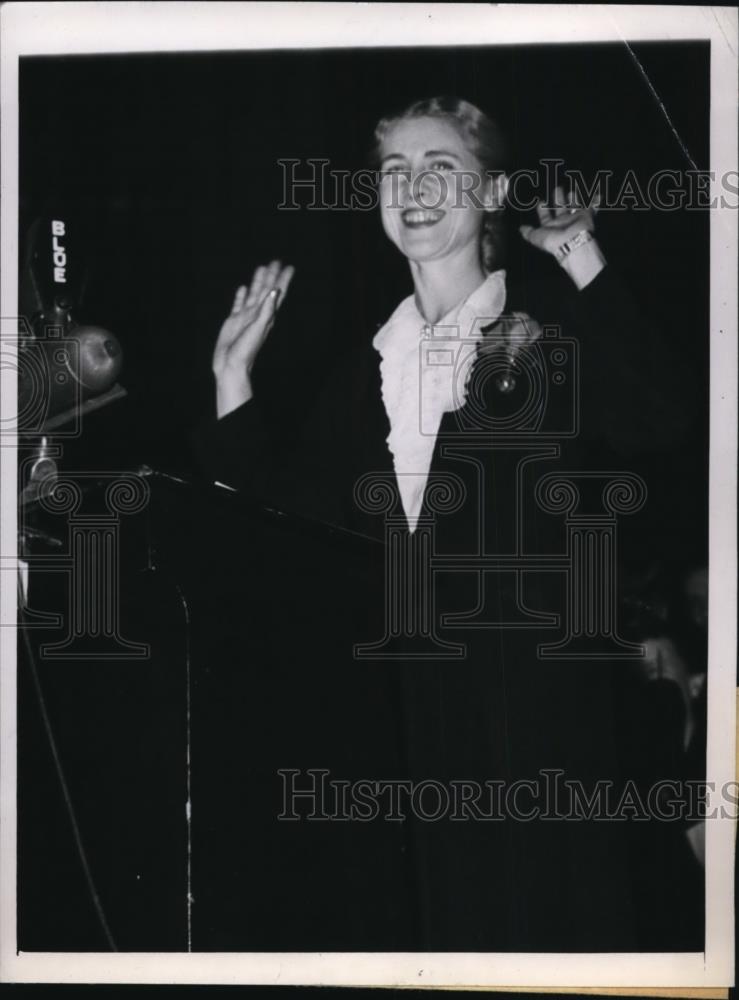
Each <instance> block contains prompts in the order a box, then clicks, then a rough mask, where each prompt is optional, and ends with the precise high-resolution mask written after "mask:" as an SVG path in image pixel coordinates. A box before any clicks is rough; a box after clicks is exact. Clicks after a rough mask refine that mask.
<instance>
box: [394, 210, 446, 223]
mask: <svg viewBox="0 0 739 1000" xmlns="http://www.w3.org/2000/svg"><path fill="white" fill-rule="evenodd" d="M441 215H442V213H441V212H427V211H423V210H422V209H409V210H408V211H405V212H403V218H404V219H405V221H406V222H436V221H437V220H438V219H440V218H441Z"/></svg>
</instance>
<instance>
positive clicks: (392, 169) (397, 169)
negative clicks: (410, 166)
mask: <svg viewBox="0 0 739 1000" xmlns="http://www.w3.org/2000/svg"><path fill="white" fill-rule="evenodd" d="M407 172H408V171H407V170H406V169H405V168H404V167H401V166H400V164H394V165H392V166H389V167H383V168H382V171H381V173H382V174H404V173H407Z"/></svg>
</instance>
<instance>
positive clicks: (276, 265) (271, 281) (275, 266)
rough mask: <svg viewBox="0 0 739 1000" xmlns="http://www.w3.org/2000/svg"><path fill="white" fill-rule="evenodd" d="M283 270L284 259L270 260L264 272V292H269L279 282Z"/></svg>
mask: <svg viewBox="0 0 739 1000" xmlns="http://www.w3.org/2000/svg"><path fill="white" fill-rule="evenodd" d="M281 271H282V261H280V260H273V261H270V263H269V265H268V266H267V270H266V271H265V272H264V288H263V289H262V291H263V292H269V291H270V290H271V289H272V288H274V287H275V285H276V284H277V278H278V277H279V274H280V272H281Z"/></svg>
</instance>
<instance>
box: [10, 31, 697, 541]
mask: <svg viewBox="0 0 739 1000" xmlns="http://www.w3.org/2000/svg"><path fill="white" fill-rule="evenodd" d="M632 52H633V55H632ZM635 57H636V59H638V61H639V63H640V64H641V66H642V67H643V70H644V72H645V73H646V74H647V76H648V78H649V80H650V82H651V84H652V87H653V88H654V90H655V91H656V93H657V94H658V95H659V99H660V100H661V102H662V104H663V106H664V110H663V109H662V108H660V107H659V104H658V101H657V99H656V98H655V97H654V95H653V94H652V93H651V91H650V89H649V87H648V86H647V83H646V82H645V79H644V76H643V73H642V71H641V70H640V68H639V66H638V65H637V63H636V61H635ZM709 59H710V53H709V44H708V43H704V42H680V43H645V44H640V45H639V44H637V45H634V46H632V47H631V51H630V50H629V48H627V46H625V45H623V44H602V45H594V44H588V45H579V46H561V45H560V46H547V45H530V46H515V47H514V46H509V47H494V46H486V47H469V48H456V49H454V48H449V49H447V48H444V49H391V50H389V49H377V50H373V49H368V50H326V51H315V50H313V51H294V52H289V53H288V52H250V53H197V54H175V55H172V54H162V55H160V54H157V55H125V56H99V57H98V56H95V57H88V56H84V57H63V58H60V57H53V58H46V57H33V58H26V59H23V60H21V72H20V112H21V117H20V188H21V210H22V211H21V230H22V233H23V231H24V230H25V229H26V227H27V225H28V224H29V222H30V221H32V219H33V218H34V217H35V216H36V215H38V214H39V213H42V212H44V211H63V212H65V213H66V215H65V217H66V218H67V219H68V220H69V223H70V226H73V227H74V228H75V229H76V232H77V235H78V236H79V234H81V233H83V234H84V238H83V239H82V241H81V243H80V248H81V251H82V252H81V253H80V252H79V251H78V253H77V257H78V260H79V257H80V256H81V257H83V258H84V259H85V262H86V264H88V265H89V276H88V281H87V284H86V290H85V294H84V298H83V301H82V302H81V303H80V305H79V308H78V310H77V312H76V316H77V318H79V319H82V320H85V321H87V322H93V323H96V324H101V325H103V326H105V327H107V328H109V329H110V330H112V331H113V332H114V333H115V334H116V335H117V336H118V337H119V339H120V340H121V342H122V344H123V348H124V352H125V362H124V371H123V376H122V379H121V381H122V383H123V384H124V385H125V387H126V388H127V390H128V393H129V398H128V400H127V401H126V402H124V403H119V404H116V405H115V406H113V407H111V408H110V409H109V410H107V411H104V412H102V413H100V414H99V415H97V416H96V417H94V418H88V420H87V424H86V432H85V435H84V437H83V440H82V442H80V443H77V445H76V446H74V447H72V446H68V449H67V454H68V456H69V459H70V460H71V461H73V462H76V463H78V465H79V464H82V467H90V466H95V467H100V466H103V467H106V468H121V467H130V466H131V465H136V464H138V463H140V462H144V461H145V462H148V463H149V464H152V465H154V466H156V467H160V468H166V469H181V470H187V469H188V468H189V465H190V461H191V459H190V454H189V445H188V432H189V430H190V428H191V427H192V426H193V425H194V424H196V423H197V422H198V421H199V420H202V419H203V418H205V417H207V416H208V415H209V414H210V413H211V412H212V408H213V392H212V378H211V374H210V356H211V352H212V348H213V344H214V341H215V338H216V335H217V332H218V329H219V327H220V324H221V322H222V319H223V317H224V315H225V313H226V312H227V310H228V308H229V307H230V303H231V299H232V296H233V291H234V288H235V287H236V285H237V284H239V283H241V282H242V281H245V280H248V277H249V275H250V274H251V272H252V270H253V268H254V267H255V266H256V265H257V264H259V263H261V262H266V261H267V260H269V259H271V258H272V257H280V258H281V259H283V260H285V261H286V262H290V263H293V264H294V265H295V266H296V268H297V274H296V278H295V279H294V282H293V285H292V287H291V290H290V293H289V295H288V297H287V299H286V301H285V304H284V306H283V308H282V311H281V317H280V322H279V323H278V325H277V327H276V328H275V330H274V331H273V332H272V334H271V336H270V338H269V341H268V346H267V347H266V348H265V349H264V351H263V353H262V355H261V357H260V363H259V365H258V368H257V373H256V378H257V381H258V384H259V383H262V384H263V385H264V386H265V387H266V391H279V392H280V395H281V397H282V398H284V399H288V398H289V399H292V400H294V401H295V404H296V408H297V413H298V414H299V411H300V405H301V401H302V400H304V399H305V398H306V397H307V396H309V395H310V393H311V391H312V388H313V386H314V385H315V384H316V383H317V381H318V378H319V377H320V372H321V371H322V369H323V367H324V366H325V361H326V358H327V356H328V355H329V354H331V352H334V351H343V350H347V349H350V348H351V346H352V344H353V343H356V341H357V339H358V338H362V337H367V336H368V335H370V334H371V333H372V332H374V325H372V326H371V328H370V330H368V328H367V318H368V317H372V318H376V322H377V323H379V322H381V321H384V320H385V319H386V318H387V316H388V315H389V313H390V312H391V311H392V309H393V308H394V306H395V305H396V304H397V302H398V300H399V298H400V297H402V296H403V295H405V294H407V293H408V291H409V288H410V285H409V280H410V279H409V276H408V273H407V268H406V266H405V262H404V261H403V260H402V259H401V257H400V255H399V254H397V252H396V251H395V249H394V248H393V247H391V246H390V244H389V243H388V241H387V240H386V239H385V237H384V234H383V233H382V230H381V225H380V220H379V212H377V211H374V212H361V211H354V212H352V211H307V210H304V209H303V210H299V211H292V212H288V211H279V210H278V208H277V206H278V205H279V203H280V201H281V200H282V184H283V174H282V168H281V167H280V166H279V165H278V163H277V160H278V159H279V158H293V159H300V160H305V159H307V158H327V159H329V160H330V161H331V168H332V169H346V170H355V169H357V168H362V167H365V166H367V165H368V163H369V159H368V157H369V151H370V148H371V144H372V134H373V129H374V126H375V123H376V122H377V120H378V118H379V117H380V116H382V115H383V114H385V113H387V112H388V111H390V110H394V109H396V108H399V107H402V106H404V105H405V104H406V103H407V102H408V101H409V100H412V99H417V98H419V97H424V96H429V95H431V94H437V93H452V94H455V95H459V96H462V97H465V98H467V99H468V100H470V101H472V102H473V103H475V104H478V105H479V106H480V107H482V108H483V109H484V110H486V111H487V112H488V113H490V114H491V115H493V116H494V117H497V118H498V119H499V120H500V122H501V124H502V125H503V127H504V129H505V130H506V131H507V133H508V135H509V137H510V139H511V142H512V158H511V167H512V168H513V169H522V168H523V169H525V168H528V169H532V168H533V169H536V168H537V165H538V164H539V161H541V160H542V159H543V158H561V159H562V160H563V161H564V164H563V167H562V169H570V170H581V171H582V172H583V173H584V175H585V178H586V180H592V178H593V177H594V176H595V173H596V171H598V170H611V171H613V172H614V185H613V188H612V190H618V188H619V187H620V183H621V182H622V180H623V178H624V177H625V175H626V173H627V172H628V171H633V172H634V173H635V175H636V176H637V178H638V180H639V182H640V186H641V188H642V190H646V184H647V180H648V178H649V177H650V175H651V174H652V173H654V172H655V171H657V170H665V169H672V170H678V171H685V170H687V169H689V168H690V166H691V164H690V163H689V162H688V160H687V158H686V155H685V153H684V151H683V149H682V148H681V146H680V144H679V143H678V141H677V139H676V138H675V135H674V134H673V131H672V128H671V126H670V124H669V123H668V121H667V120H666V117H665V113H666V114H667V115H668V116H669V119H670V122H671V123H672V126H673V127H674V129H675V130H676V131H677V133H678V135H679V136H680V138H681V140H682V143H683V144H684V146H685V147H686V148H687V150H688V151H689V153H690V156H691V157H692V160H693V161H694V163H695V165H696V166H697V167H698V168H699V169H708V166H709V163H708V152H709V146H708V142H709V117H708V111H709ZM298 169H299V171H300V172H301V174H304V173H305V170H306V168H305V167H303V168H298ZM526 190H528V189H526ZM539 193H540V194H542V195H545V194H546V191H544V190H541V191H540V192H539ZM300 197H301V196H300V195H299V196H298V198H299V200H300ZM508 216H509V218H508V223H509V239H508V254H507V261H506V264H507V267H508V270H509V273H510V274H511V277H512V279H513V280H515V278H516V275H517V274H520V273H521V272H522V270H523V268H524V267H525V268H526V271H527V274H533V275H537V274H539V273H540V274H541V275H542V276H546V275H549V276H554V277H556V274H557V271H558V269H557V267H556V264H555V263H554V262H553V261H552V260H551V258H549V257H544V256H543V255H541V254H540V253H538V252H537V251H535V250H533V249H531V248H529V247H527V246H525V245H524V244H523V242H522V240H521V239H520V237H519V236H518V233H517V227H518V225H519V224H520V223H521V222H522V221H524V219H523V218H521V217H519V216H518V215H517V214H516V213H514V212H512V211H510V210H508ZM525 221H532V220H531V219H528V220H525ZM708 224H709V220H708V212H707V211H706V210H698V211H695V210H693V211H690V210H678V211H660V210H656V209H651V210H638V209H637V210H630V211H623V210H620V211H609V210H603V211H601V212H600V213H599V216H598V238H599V239H600V241H601V243H602V245H603V247H604V250H605V253H606V256H607V258H608V260H609V262H611V263H612V264H613V265H614V266H615V267H616V268H618V270H619V271H620V272H621V273H622V274H623V276H624V277H625V278H626V280H627V283H628V284H629V285H630V287H631V289H632V291H633V292H634V294H635V296H636V297H637V299H638V301H639V302H640V304H641V306H642V308H643V309H644V310H645V312H646V313H647V314H648V315H649V316H650V317H652V318H653V319H654V320H655V321H656V322H657V323H658V324H659V325H661V327H662V328H663V329H664V330H666V331H668V332H669V336H670V337H671V338H672V339H674V341H675V342H676V343H677V344H678V345H679V347H680V349H681V350H682V351H684V352H686V354H687V355H688V357H689V359H690V363H691V365H692V366H693V370H694V372H695V393H696V399H697V401H698V406H694V403H695V400H691V401H688V402H690V404H691V405H693V406H694V408H695V410H696V412H697V413H699V414H703V416H704V417H705V416H706V415H707V402H706V400H707V357H708V307H709V286H708V275H709V254H708V232H709V229H708ZM562 280H565V279H564V278H562ZM537 318H538V319H539V320H540V321H542V322H546V317H537ZM298 418H299V417H298ZM706 430H707V428H706V421H705V420H703V418H701V417H699V418H698V419H697V422H696V427H695V434H694V436H693V440H692V441H690V442H686V448H685V449H684V451H683V454H682V455H681V457H680V460H679V463H678V464H677V466H675V463H673V466H672V467H670V468H668V467H667V465H666V466H665V477H664V481H665V490H666V491H667V492H668V493H669V495H670V502H669V504H668V505H667V509H669V510H670V511H671V512H673V514H674V516H675V518H676V519H679V523H681V524H682V531H683V537H684V540H685V552H687V551H688V549H690V551H691V556H690V558H691V559H693V558H695V559H696V560H698V561H700V559H701V558H703V555H704V544H705V524H703V523H702V521H703V520H704V518H705V507H706V493H707V486H706V484H707V478H706V461H707V451H708V449H707V438H706ZM652 474H653V478H654V469H652ZM668 534H672V532H670V533H668ZM673 537H674V536H673ZM665 544H668V543H667V542H666V543H665Z"/></svg>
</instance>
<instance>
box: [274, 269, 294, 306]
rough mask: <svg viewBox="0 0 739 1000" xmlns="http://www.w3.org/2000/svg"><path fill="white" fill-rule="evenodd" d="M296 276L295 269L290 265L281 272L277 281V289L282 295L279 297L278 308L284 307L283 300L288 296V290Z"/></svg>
mask: <svg viewBox="0 0 739 1000" xmlns="http://www.w3.org/2000/svg"><path fill="white" fill-rule="evenodd" d="M294 274H295V268H294V267H293V266H292V265H291V264H288V265H287V267H283V269H282V271H281V272H280V274H279V276H278V278H277V281H276V282H275V288H277V289H279V292H280V294H279V295H278V296H277V302H276V307H279V306H281V305H282V302H283V299H284V298H285V295H286V294H287V290H288V288H289V287H290V282H291V281H292V280H293V275H294Z"/></svg>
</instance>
